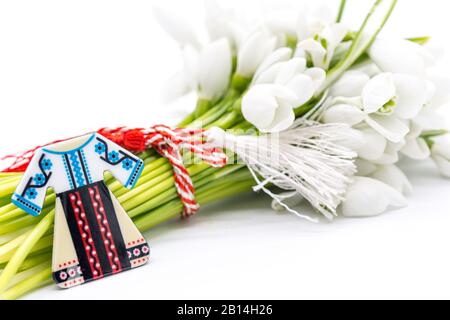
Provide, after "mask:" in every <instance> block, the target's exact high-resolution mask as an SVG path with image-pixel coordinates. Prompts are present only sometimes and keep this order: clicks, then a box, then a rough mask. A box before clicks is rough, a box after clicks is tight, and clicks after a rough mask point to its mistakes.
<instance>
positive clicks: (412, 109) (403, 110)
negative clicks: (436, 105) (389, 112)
mask: <svg viewBox="0 0 450 320" xmlns="http://www.w3.org/2000/svg"><path fill="white" fill-rule="evenodd" d="M394 82H395V87H396V91H397V101H396V103H397V106H396V108H395V115H396V116H398V117H400V118H402V119H407V120H409V119H412V118H414V117H415V116H417V114H418V113H419V112H420V110H421V108H422V107H423V106H424V105H425V103H426V101H427V85H426V82H425V81H423V80H422V79H420V78H417V77H415V76H410V75H405V74H395V75H394Z"/></svg>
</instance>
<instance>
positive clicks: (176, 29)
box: [153, 6, 199, 47]
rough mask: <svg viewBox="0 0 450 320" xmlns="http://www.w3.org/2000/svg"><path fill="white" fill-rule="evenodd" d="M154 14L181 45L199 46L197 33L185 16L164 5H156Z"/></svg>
mask: <svg viewBox="0 0 450 320" xmlns="http://www.w3.org/2000/svg"><path fill="white" fill-rule="evenodd" d="M153 14H154V16H155V18H156V20H157V21H158V23H159V24H160V26H161V27H162V28H163V29H164V30H165V31H166V32H167V33H168V34H169V35H170V36H171V37H172V38H173V39H174V40H175V41H177V42H178V43H179V44H180V45H181V46H185V45H192V46H194V47H199V41H198V38H197V35H196V34H195V32H194V31H193V28H192V26H191V25H190V24H189V23H188V22H187V21H186V20H185V19H183V17H180V16H178V15H176V14H175V13H174V12H172V11H169V10H167V9H165V8H163V7H158V6H154V7H153Z"/></svg>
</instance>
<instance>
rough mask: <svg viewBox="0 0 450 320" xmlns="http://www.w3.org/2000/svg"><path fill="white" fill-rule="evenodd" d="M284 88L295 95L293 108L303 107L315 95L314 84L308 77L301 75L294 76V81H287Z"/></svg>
mask: <svg viewBox="0 0 450 320" xmlns="http://www.w3.org/2000/svg"><path fill="white" fill-rule="evenodd" d="M286 87H287V88H289V89H291V90H292V91H293V92H295V94H296V95H297V99H296V101H295V107H300V106H302V105H304V104H305V103H306V102H308V101H309V100H311V98H312V97H313V96H314V93H315V88H314V82H313V81H312V79H311V78H310V77H308V76H306V75H303V74H300V75H297V76H295V77H294V79H292V80H291V81H289V83H288V84H287V85H286Z"/></svg>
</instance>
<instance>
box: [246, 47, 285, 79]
mask: <svg viewBox="0 0 450 320" xmlns="http://www.w3.org/2000/svg"><path fill="white" fill-rule="evenodd" d="M291 58H292V49H291V48H285V47H284V48H279V49H277V50H275V51H274V52H272V53H271V54H270V55H269V56H267V58H265V59H264V61H263V62H262V63H261V64H260V66H259V67H258V69H257V70H256V72H255V76H254V77H253V83H256V82H257V79H260V78H261V75H262V74H263V73H266V71H267V70H269V69H271V68H272V66H274V65H277V66H278V65H279V63H280V62H286V61H288V60H289V59H291ZM278 71H279V69H278V68H276V69H272V71H271V73H269V74H271V75H270V77H269V78H268V80H267V81H268V82H266V81H262V82H261V83H269V82H270V80H269V79H274V77H275V75H276V73H277V72H278Z"/></svg>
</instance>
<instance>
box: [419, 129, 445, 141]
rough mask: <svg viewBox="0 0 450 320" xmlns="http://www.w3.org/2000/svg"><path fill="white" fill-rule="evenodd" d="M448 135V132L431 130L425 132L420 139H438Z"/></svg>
mask: <svg viewBox="0 0 450 320" xmlns="http://www.w3.org/2000/svg"><path fill="white" fill-rule="evenodd" d="M448 133H449V132H448V130H429V131H425V132H423V133H422V134H421V135H420V137H421V138H423V139H430V138H436V137H440V136H445V135H447V134H448Z"/></svg>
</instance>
